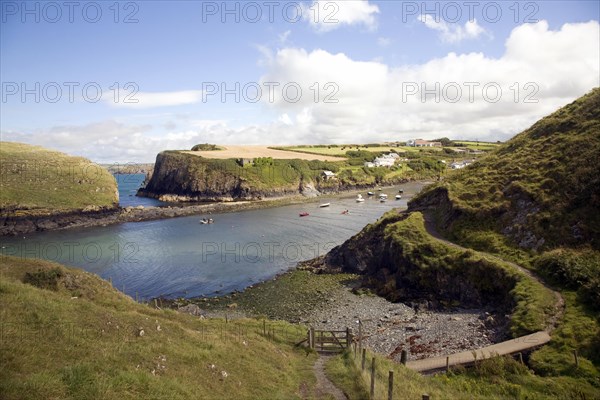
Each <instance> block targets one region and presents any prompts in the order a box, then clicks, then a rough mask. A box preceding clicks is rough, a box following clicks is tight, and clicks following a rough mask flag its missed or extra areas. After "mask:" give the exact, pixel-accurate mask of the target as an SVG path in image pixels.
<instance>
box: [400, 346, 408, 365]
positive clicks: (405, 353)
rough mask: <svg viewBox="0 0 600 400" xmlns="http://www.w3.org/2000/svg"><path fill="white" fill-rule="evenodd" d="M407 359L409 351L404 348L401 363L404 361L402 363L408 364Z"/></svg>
mask: <svg viewBox="0 0 600 400" xmlns="http://www.w3.org/2000/svg"><path fill="white" fill-rule="evenodd" d="M407 360H408V351H406V350H402V353H400V363H402V365H406V361H407Z"/></svg>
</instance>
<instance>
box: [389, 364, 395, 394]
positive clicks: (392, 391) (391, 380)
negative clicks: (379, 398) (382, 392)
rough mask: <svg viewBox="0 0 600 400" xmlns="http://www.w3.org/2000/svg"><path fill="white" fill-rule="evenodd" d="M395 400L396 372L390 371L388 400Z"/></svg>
mask: <svg viewBox="0 0 600 400" xmlns="http://www.w3.org/2000/svg"><path fill="white" fill-rule="evenodd" d="M393 398H394V371H392V370H390V374H389V376H388V400H392V399H393Z"/></svg>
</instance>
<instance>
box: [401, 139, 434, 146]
mask: <svg viewBox="0 0 600 400" xmlns="http://www.w3.org/2000/svg"><path fill="white" fill-rule="evenodd" d="M406 145H407V146H410V147H442V143H441V142H430V141H429V140H423V139H410V140H408V141H407V142H406Z"/></svg>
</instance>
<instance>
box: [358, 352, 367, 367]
mask: <svg viewBox="0 0 600 400" xmlns="http://www.w3.org/2000/svg"><path fill="white" fill-rule="evenodd" d="M366 358H367V349H362V362H361V367H360V368H361V370H362V371H364V370H365V359H366Z"/></svg>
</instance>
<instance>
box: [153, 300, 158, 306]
mask: <svg viewBox="0 0 600 400" xmlns="http://www.w3.org/2000/svg"><path fill="white" fill-rule="evenodd" d="M154 308H158V301H156V299H154Z"/></svg>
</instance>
